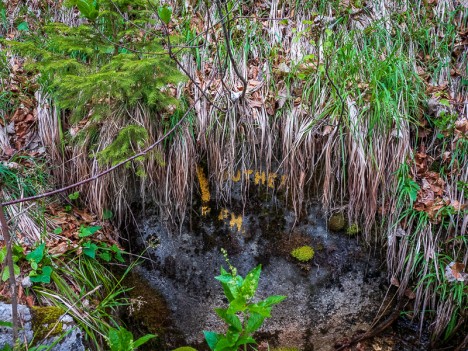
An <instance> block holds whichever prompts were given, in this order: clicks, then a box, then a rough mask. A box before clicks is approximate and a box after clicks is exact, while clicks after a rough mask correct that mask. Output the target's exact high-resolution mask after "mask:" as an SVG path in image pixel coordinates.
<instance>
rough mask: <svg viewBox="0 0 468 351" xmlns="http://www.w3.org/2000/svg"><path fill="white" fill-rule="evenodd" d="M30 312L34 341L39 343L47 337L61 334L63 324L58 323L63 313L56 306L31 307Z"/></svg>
mask: <svg viewBox="0 0 468 351" xmlns="http://www.w3.org/2000/svg"><path fill="white" fill-rule="evenodd" d="M31 312H32V317H33V318H32V327H33V332H34V340H36V341H40V340H43V339H45V338H46V337H47V336H48V337H51V336H55V335H58V334H60V333H62V331H63V323H62V322H58V321H59V319H60V317H61V316H62V315H63V314H64V313H65V311H64V310H63V309H61V308H60V307H56V306H46V307H32V308H31ZM57 322H58V323H57Z"/></svg>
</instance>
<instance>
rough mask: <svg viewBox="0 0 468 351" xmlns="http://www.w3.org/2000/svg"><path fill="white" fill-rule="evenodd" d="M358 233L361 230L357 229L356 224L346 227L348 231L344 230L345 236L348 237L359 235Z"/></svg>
mask: <svg viewBox="0 0 468 351" xmlns="http://www.w3.org/2000/svg"><path fill="white" fill-rule="evenodd" d="M360 232H361V228H360V227H359V225H358V224H357V223H353V224H351V225H350V226H349V227H348V229H346V234H348V235H349V236H353V235H356V234H359V233H360Z"/></svg>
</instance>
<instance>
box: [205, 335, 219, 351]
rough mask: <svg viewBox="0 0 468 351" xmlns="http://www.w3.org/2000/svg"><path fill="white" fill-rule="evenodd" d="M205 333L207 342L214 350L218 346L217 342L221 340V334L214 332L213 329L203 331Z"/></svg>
mask: <svg viewBox="0 0 468 351" xmlns="http://www.w3.org/2000/svg"><path fill="white" fill-rule="evenodd" d="M203 334H204V335H205V340H206V343H207V344H208V346H209V348H210V349H211V350H214V349H215V348H216V344H217V343H218V342H219V340H220V338H221V335H219V334H218V333H215V332H212V331H206V330H204V331H203Z"/></svg>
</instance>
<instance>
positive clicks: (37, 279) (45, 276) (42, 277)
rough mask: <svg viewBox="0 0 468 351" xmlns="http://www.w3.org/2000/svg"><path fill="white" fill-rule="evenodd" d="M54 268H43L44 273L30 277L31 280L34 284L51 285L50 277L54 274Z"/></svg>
mask: <svg viewBox="0 0 468 351" xmlns="http://www.w3.org/2000/svg"><path fill="white" fill-rule="evenodd" d="M52 271H53V269H52V267H51V266H44V267H42V272H41V273H40V274H38V275H36V276H30V279H31V281H32V282H33V283H45V284H49V283H50V275H51V274H52Z"/></svg>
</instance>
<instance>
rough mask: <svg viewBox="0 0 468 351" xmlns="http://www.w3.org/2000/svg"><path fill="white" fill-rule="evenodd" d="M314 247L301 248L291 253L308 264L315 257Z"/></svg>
mask: <svg viewBox="0 0 468 351" xmlns="http://www.w3.org/2000/svg"><path fill="white" fill-rule="evenodd" d="M314 254H315V252H314V249H313V248H312V246H307V245H306V246H301V247H298V248H296V249H294V250H292V251H291V256H292V257H294V258H295V259H297V260H298V261H301V262H308V261H310V260H311V259H312V258H313V257H314Z"/></svg>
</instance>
